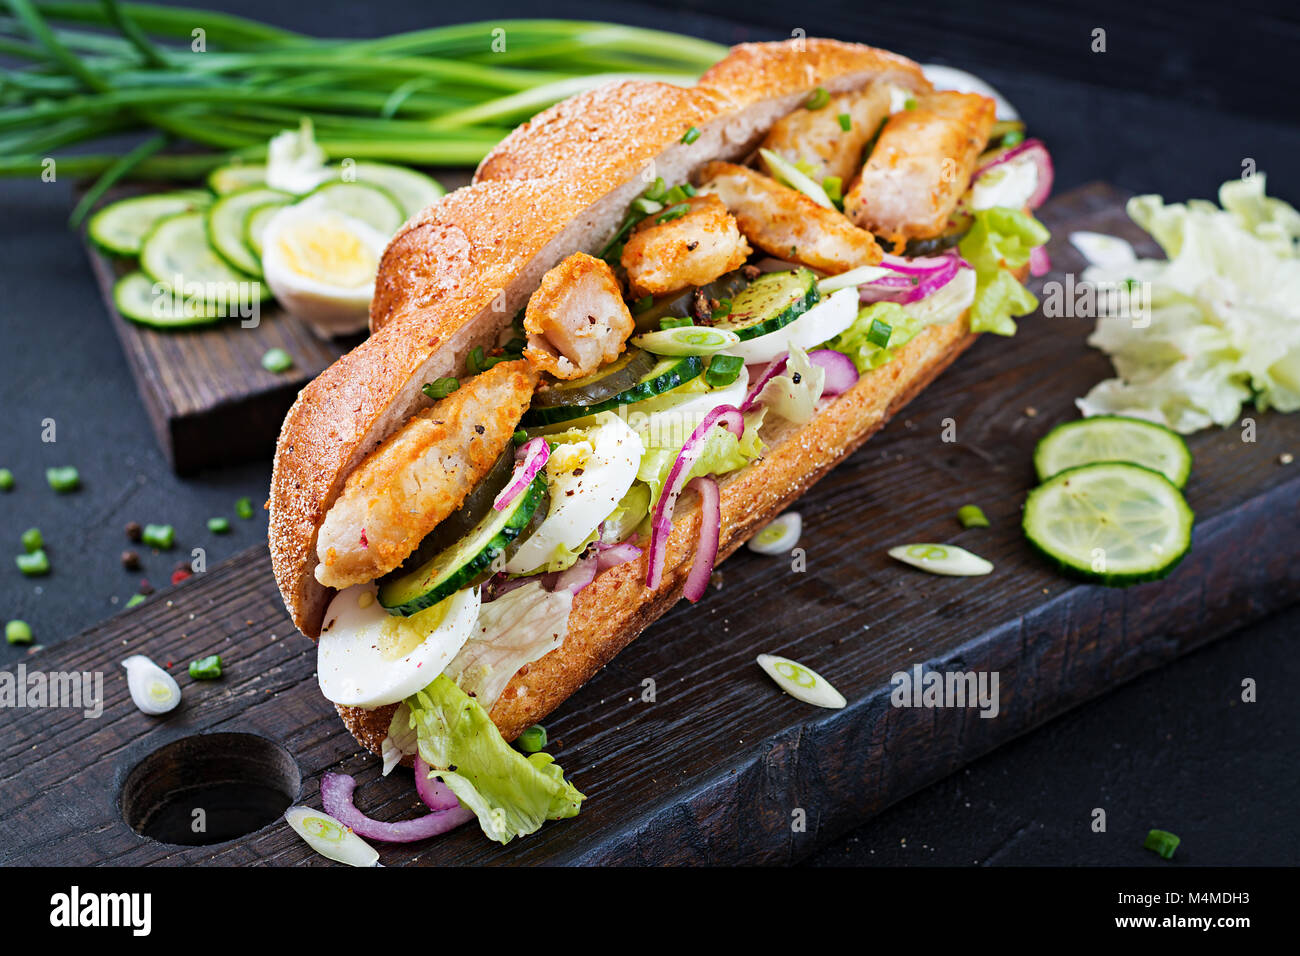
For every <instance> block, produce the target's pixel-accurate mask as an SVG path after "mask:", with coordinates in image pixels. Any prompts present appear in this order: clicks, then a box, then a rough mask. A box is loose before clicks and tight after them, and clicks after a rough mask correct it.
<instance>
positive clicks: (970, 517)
mask: <svg viewBox="0 0 1300 956" xmlns="http://www.w3.org/2000/svg"><path fill="white" fill-rule="evenodd" d="M957 520H958V521H960V522H961V526H962V527H963V528H987V527H988V526H989V519H988V518H986V517H984V512H983V511H982V510H981V509H980V506H979V505H962V506H961V507H960V508H958V509H957Z"/></svg>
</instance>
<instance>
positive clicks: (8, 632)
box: [5, 620, 32, 644]
mask: <svg viewBox="0 0 1300 956" xmlns="http://www.w3.org/2000/svg"><path fill="white" fill-rule="evenodd" d="M5 640H6V641H8V642H9V643H10V644H30V643H31V642H32V626H31V625H30V624H28V623H27V622H26V621H17V620H14V621H9V622H8V623H7V624H5Z"/></svg>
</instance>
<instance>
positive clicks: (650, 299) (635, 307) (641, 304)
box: [632, 295, 655, 315]
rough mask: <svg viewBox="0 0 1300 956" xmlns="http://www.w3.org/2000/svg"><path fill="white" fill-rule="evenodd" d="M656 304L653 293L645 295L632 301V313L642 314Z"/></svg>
mask: <svg viewBox="0 0 1300 956" xmlns="http://www.w3.org/2000/svg"><path fill="white" fill-rule="evenodd" d="M654 304H655V297H654V296H652V295H647V296H643V297H642V298H640V299H637V300H636V301H635V302H633V303H632V314H633V315H640V314H641V313H642V312H644V311H646V309H649V308H650V307H651V306H653V305H654Z"/></svg>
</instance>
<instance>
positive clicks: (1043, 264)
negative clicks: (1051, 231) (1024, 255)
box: [1029, 246, 1052, 278]
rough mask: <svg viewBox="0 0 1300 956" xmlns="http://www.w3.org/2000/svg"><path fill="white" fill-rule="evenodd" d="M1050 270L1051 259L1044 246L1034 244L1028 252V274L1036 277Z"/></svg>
mask: <svg viewBox="0 0 1300 956" xmlns="http://www.w3.org/2000/svg"><path fill="white" fill-rule="evenodd" d="M1051 271H1052V260H1051V257H1049V256H1048V255H1047V247H1046V246H1034V248H1033V249H1031V250H1030V252H1029V274H1030V275H1031V276H1034V277H1035V278H1037V277H1038V276H1045V275H1047V273H1049V272H1051Z"/></svg>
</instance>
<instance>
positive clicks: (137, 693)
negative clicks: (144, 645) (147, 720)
mask: <svg viewBox="0 0 1300 956" xmlns="http://www.w3.org/2000/svg"><path fill="white" fill-rule="evenodd" d="M122 666H123V667H125V668H126V686H127V689H128V690H130V692H131V700H132V701H133V702H134V703H135V706H137V707H139V708H140V709H141V710H142V711H144V712H145V713H146V714H150V715H152V716H155V717H156V716H158V715H159V714H165V713H167V712H168V711H172V710H175V709H176V707H177V706H178V705H179V704H180V702H181V689H180V686H179V685H177V683H176V681H175V680H174V679H173V678H172V675H171V674H168V673H167V672H166V671H165V670H163V669H162V668H161V667H159V666H158V665H157V664H155V663H154V662H153V661H151V660H149V658H147V657H145V656H144V655H143V654H132V655H131V656H130V657H128V658H127V659H126V660H124V661H123V662H122Z"/></svg>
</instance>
